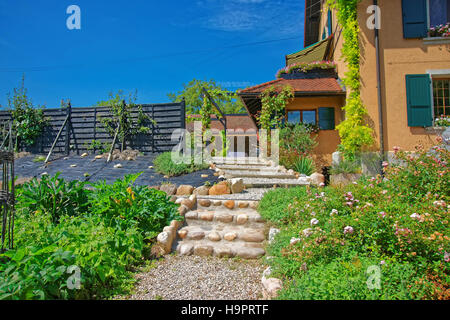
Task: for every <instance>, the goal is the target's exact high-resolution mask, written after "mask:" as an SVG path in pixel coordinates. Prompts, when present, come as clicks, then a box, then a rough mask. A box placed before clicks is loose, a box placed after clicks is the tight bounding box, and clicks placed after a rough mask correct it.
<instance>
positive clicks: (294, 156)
mask: <svg viewBox="0 0 450 320" xmlns="http://www.w3.org/2000/svg"><path fill="white" fill-rule="evenodd" d="M311 132H312V129H311V128H310V127H307V126H306V125H304V124H296V125H286V126H285V127H283V128H281V130H280V164H281V165H283V166H285V167H286V168H287V169H294V170H295V165H296V163H297V162H298V161H299V159H300V158H305V157H307V156H308V155H309V154H311V152H312V151H313V149H314V148H315V147H316V146H317V141H316V138H315V136H312V135H311Z"/></svg>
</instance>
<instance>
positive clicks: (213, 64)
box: [0, 0, 304, 108]
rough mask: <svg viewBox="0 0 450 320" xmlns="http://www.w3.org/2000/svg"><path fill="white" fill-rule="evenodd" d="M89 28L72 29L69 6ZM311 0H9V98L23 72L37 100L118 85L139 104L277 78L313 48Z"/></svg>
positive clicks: (4, 44)
mask: <svg viewBox="0 0 450 320" xmlns="http://www.w3.org/2000/svg"><path fill="white" fill-rule="evenodd" d="M72 4H74V5H78V6H79V7H80V9H81V30H68V29H67V27H66V20H67V18H68V17H69V15H68V14H67V13H66V9H67V7H68V6H69V5H72ZM303 7H304V1H303V0H285V1H281V0H280V1H279V0H199V1H196V0H176V1H162V0H159V1H153V0H129V1H123V0H114V1H106V0H71V1H64V0H53V1H48V0H40V1H31V0H0V104H1V105H2V106H7V98H6V94H7V93H8V92H10V91H12V89H13V88H14V87H17V86H18V85H19V83H20V78H21V76H22V74H23V73H25V77H26V81H25V84H26V87H27V88H28V91H29V95H30V97H31V98H32V100H33V102H34V104H44V105H46V107H49V108H51V107H58V106H59V102H60V100H61V99H69V98H70V99H71V100H72V105H73V106H75V107H76V106H89V105H93V104H95V103H96V102H97V101H99V100H103V99H105V98H107V95H108V93H109V92H111V91H117V90H119V89H122V90H125V91H126V92H129V91H134V89H137V90H138V102H140V103H160V102H166V101H168V99H167V96H166V94H167V93H168V92H175V91H178V90H181V88H182V84H183V83H185V82H188V81H190V80H192V79H193V78H196V79H203V80H208V79H215V80H216V81H217V82H219V83H221V84H223V85H224V86H225V87H229V89H233V90H235V89H236V87H237V86H244V87H245V86H249V85H255V84H259V83H262V82H266V81H269V80H273V79H274V77H275V73H276V71H277V70H278V69H280V68H281V67H283V66H284V63H285V60H284V56H285V55H286V54H289V53H292V52H295V51H298V50H299V49H301V48H302V46H303V17H304V8H303Z"/></svg>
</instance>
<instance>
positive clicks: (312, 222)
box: [311, 218, 319, 226]
mask: <svg viewBox="0 0 450 320" xmlns="http://www.w3.org/2000/svg"><path fill="white" fill-rule="evenodd" d="M318 223H319V220H317V219H316V218H313V219H311V225H312V226H313V225H316V224H318Z"/></svg>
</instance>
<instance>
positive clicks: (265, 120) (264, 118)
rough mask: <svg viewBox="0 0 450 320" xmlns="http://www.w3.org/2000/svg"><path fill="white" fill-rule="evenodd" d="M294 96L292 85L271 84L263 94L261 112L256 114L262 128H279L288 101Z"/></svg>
mask: <svg viewBox="0 0 450 320" xmlns="http://www.w3.org/2000/svg"><path fill="white" fill-rule="evenodd" d="M293 98H294V93H293V90H292V87H290V86H284V87H275V86H271V87H270V88H268V89H266V90H265V91H264V92H263V93H262V96H261V104H262V108H261V112H260V113H259V114H258V115H257V116H256V118H257V120H258V122H259V124H260V126H261V128H262V129H266V130H270V129H271V128H274V127H275V128H279V127H280V125H281V123H282V120H283V119H284V114H285V108H286V105H287V103H288V102H289V101H290V100H292V99H293Z"/></svg>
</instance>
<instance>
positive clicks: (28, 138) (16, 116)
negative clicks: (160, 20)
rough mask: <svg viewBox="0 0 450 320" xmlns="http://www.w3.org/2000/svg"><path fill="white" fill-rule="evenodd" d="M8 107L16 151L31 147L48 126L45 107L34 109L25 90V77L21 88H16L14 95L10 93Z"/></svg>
mask: <svg viewBox="0 0 450 320" xmlns="http://www.w3.org/2000/svg"><path fill="white" fill-rule="evenodd" d="M7 96H8V107H9V110H10V111H11V116H12V119H13V130H14V132H15V134H16V141H15V145H14V150H15V151H18V150H19V146H20V145H21V144H24V145H26V146H31V145H33V144H34V143H35V142H36V139H37V137H39V136H40V135H41V134H42V132H43V131H44V127H45V126H46V125H47V119H45V117H44V110H43V108H44V107H43V106H38V107H36V108H35V107H34V106H33V103H32V101H31V99H30V98H29V97H28V94H27V89H26V88H25V75H23V76H22V83H21V86H20V88H14V92H13V95H12V97H11V94H10V93H8V94H7Z"/></svg>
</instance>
